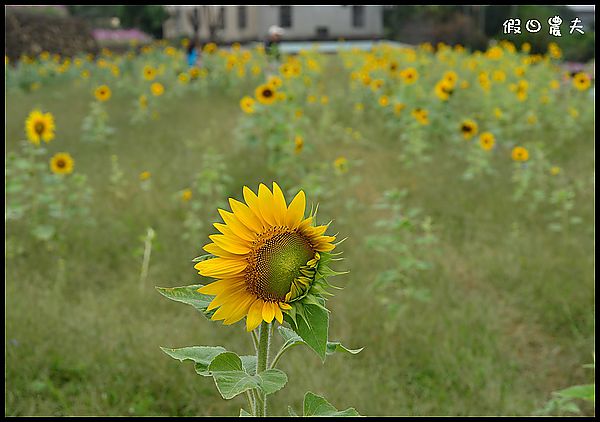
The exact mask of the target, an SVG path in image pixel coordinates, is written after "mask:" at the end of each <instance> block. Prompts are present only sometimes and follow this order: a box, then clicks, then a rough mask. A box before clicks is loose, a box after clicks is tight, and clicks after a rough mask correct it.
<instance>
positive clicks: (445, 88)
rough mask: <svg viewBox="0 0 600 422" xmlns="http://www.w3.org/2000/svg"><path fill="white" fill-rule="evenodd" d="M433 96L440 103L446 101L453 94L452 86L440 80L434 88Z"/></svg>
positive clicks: (444, 80)
mask: <svg viewBox="0 0 600 422" xmlns="http://www.w3.org/2000/svg"><path fill="white" fill-rule="evenodd" d="M434 92H435V95H436V96H437V97H438V98H439V99H440V100H442V101H448V99H449V98H450V96H451V95H452V93H453V92H454V86H453V85H451V84H450V83H448V82H447V81H446V79H442V80H441V81H439V82H438V83H437V84H435V88H434Z"/></svg>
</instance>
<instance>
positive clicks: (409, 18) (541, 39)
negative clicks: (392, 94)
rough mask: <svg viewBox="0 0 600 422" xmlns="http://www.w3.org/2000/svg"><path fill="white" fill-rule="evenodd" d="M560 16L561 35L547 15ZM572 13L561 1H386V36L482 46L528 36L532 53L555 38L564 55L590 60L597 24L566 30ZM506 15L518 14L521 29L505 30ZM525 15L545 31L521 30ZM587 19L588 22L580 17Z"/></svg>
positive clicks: (593, 55) (515, 15) (512, 16)
mask: <svg viewBox="0 0 600 422" xmlns="http://www.w3.org/2000/svg"><path fill="white" fill-rule="evenodd" d="M555 15H558V16H560V17H561V18H562V21H563V23H562V25H561V29H562V36H561V37H554V36H552V35H550V34H549V31H548V29H547V28H548V23H547V19H548V18H549V17H551V16H555ZM575 17H576V13H575V12H574V11H573V10H572V9H570V8H568V7H565V6H541V5H540V6H538V5H533V6H518V5H499V6H428V5H427V6H386V7H385V8H384V15H383V18H384V30H385V37H386V38H388V39H393V40H397V41H400V42H406V43H420V42H426V41H429V42H432V43H437V42H440V41H443V42H445V43H447V44H462V45H464V46H465V47H469V48H471V49H476V50H483V49H485V48H487V46H488V43H489V41H490V40H492V39H507V40H510V41H513V42H514V43H515V44H516V45H517V47H520V46H521V44H523V43H525V42H528V43H530V44H531V46H532V52H533V53H543V52H545V51H546V50H547V46H548V43H549V42H556V43H557V44H558V45H559V47H561V49H562V50H563V54H564V57H565V59H566V60H572V61H588V60H590V59H592V58H594V57H595V28H594V27H593V26H592V25H590V22H587V25H586V26H585V28H584V32H585V34H583V35H582V34H578V33H574V34H569V26H570V22H571V20H572V19H574V18H575ZM510 18H520V19H521V34H520V35H514V34H510V35H508V34H504V33H503V25H502V24H503V23H504V21H505V20H507V19H510ZM528 19H537V20H539V21H540V22H541V23H542V27H543V28H544V30H543V31H540V32H538V33H529V32H527V31H526V30H525V22H526V21H527V20H528ZM584 24H586V22H584Z"/></svg>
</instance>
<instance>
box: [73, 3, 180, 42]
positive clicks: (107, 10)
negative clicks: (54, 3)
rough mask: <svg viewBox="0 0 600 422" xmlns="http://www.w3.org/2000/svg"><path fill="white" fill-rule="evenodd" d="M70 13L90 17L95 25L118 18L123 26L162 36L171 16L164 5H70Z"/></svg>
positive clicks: (107, 23) (107, 22)
mask: <svg viewBox="0 0 600 422" xmlns="http://www.w3.org/2000/svg"><path fill="white" fill-rule="evenodd" d="M68 9H69V13H71V15H73V16H78V17H81V18H84V19H89V20H91V21H92V22H93V24H94V26H100V27H102V26H110V19H111V18H118V19H119V22H120V26H121V27H123V28H138V29H140V30H142V31H144V32H146V33H148V34H150V35H152V36H153V37H156V38H162V36H163V33H162V26H163V22H164V21H165V20H166V19H167V18H168V17H169V14H168V12H167V10H166V9H165V8H164V6H68Z"/></svg>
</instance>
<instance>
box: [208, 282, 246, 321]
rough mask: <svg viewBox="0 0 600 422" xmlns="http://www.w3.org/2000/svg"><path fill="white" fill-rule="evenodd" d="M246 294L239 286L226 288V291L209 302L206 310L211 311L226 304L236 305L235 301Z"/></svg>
mask: <svg viewBox="0 0 600 422" xmlns="http://www.w3.org/2000/svg"><path fill="white" fill-rule="evenodd" d="M246 294H247V292H246V290H245V289H243V288H242V289H240V287H239V286H232V287H228V288H227V290H225V291H223V292H222V293H220V294H218V295H217V296H215V298H214V299H213V300H212V301H211V302H210V304H209V305H208V307H207V308H206V310H207V311H212V310H213V309H215V308H218V307H219V306H221V305H223V304H226V303H237V302H236V300H237V299H238V298H239V297H241V296H244V295H246ZM219 315H220V314H219Z"/></svg>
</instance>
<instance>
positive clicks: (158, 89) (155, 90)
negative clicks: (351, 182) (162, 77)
mask: <svg viewBox="0 0 600 422" xmlns="http://www.w3.org/2000/svg"><path fill="white" fill-rule="evenodd" d="M150 91H151V92H152V95H154V96H155V97H160V96H161V95H163V94H164V92H165V87H164V86H163V84H161V83H160V82H154V83H153V84H152V85H150Z"/></svg>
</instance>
